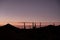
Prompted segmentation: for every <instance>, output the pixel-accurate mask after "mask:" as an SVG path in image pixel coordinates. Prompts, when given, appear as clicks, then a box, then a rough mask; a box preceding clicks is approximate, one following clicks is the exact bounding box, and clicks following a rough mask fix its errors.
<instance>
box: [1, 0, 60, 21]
mask: <svg viewBox="0 0 60 40" xmlns="http://www.w3.org/2000/svg"><path fill="white" fill-rule="evenodd" d="M33 21H36V22H46V21H48V22H56V21H58V22H60V1H59V0H0V22H33Z"/></svg>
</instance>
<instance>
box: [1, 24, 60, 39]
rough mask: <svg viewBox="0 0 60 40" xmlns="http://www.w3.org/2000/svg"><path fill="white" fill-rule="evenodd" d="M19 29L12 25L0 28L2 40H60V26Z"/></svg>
mask: <svg viewBox="0 0 60 40" xmlns="http://www.w3.org/2000/svg"><path fill="white" fill-rule="evenodd" d="M35 26H36V25H35ZM35 26H33V29H19V28H16V27H14V26H13V25H11V24H7V25H4V26H2V27H0V40H58V39H59V40H60V26H53V25H48V26H46V27H40V28H36V27H35Z"/></svg>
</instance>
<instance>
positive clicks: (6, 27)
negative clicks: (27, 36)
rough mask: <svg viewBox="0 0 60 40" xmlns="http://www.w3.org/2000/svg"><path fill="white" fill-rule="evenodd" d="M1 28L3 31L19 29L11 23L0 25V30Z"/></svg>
mask: <svg viewBox="0 0 60 40" xmlns="http://www.w3.org/2000/svg"><path fill="white" fill-rule="evenodd" d="M1 30H4V31H16V32H17V31H19V30H20V29H19V28H17V27H15V26H13V25H11V24H6V25H4V26H2V27H0V31H1Z"/></svg>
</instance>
